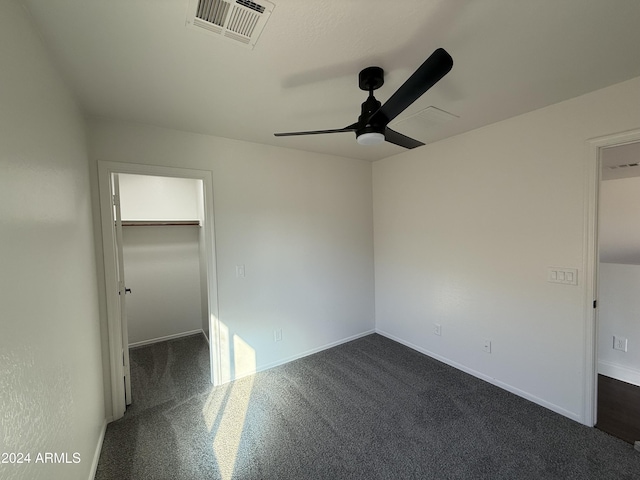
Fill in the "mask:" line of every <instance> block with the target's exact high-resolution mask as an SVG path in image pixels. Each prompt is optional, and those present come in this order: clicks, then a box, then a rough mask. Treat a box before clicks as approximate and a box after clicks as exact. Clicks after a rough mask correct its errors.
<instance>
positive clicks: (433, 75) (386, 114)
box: [274, 48, 453, 148]
mask: <svg viewBox="0 0 640 480" xmlns="http://www.w3.org/2000/svg"><path fill="white" fill-rule="evenodd" d="M451 67H453V59H452V58H451V55H449V54H448V53H447V52H446V51H445V50H444V49H443V48H438V49H437V50H436V51H435V52H433V53H432V54H431V56H430V57H429V58H427V59H426V60H425V61H424V63H423V64H422V65H420V67H419V68H418V69H417V70H416V71H415V72H414V73H413V75H411V76H410V77H409V78H408V79H407V81H406V82H404V83H403V84H402V86H401V87H400V88H399V89H398V90H396V92H395V93H394V94H393V95H391V98H389V100H387V101H386V102H385V104H384V105H382V104H381V103H380V102H379V101H378V100H376V98H375V97H374V96H373V91H374V90H377V89H378V88H380V87H381V86H382V85H383V84H384V71H383V70H382V68H380V67H367V68H365V69H364V70H362V71H361V72H360V74H359V76H358V80H359V86H360V89H361V90H365V91H368V92H369V98H367V99H366V100H365V102H364V103H363V104H362V110H361V112H362V113H361V114H360V116H359V117H358V121H357V122H356V123H353V124H351V125H348V126H346V127H344V128H337V129H333V130H312V131H307V132H286V133H276V134H274V135H275V136H276V137H289V136H294V135H318V134H323V133H342V132H355V134H356V139H357V140H358V143H359V144H361V145H375V144H377V143H382V142H383V141H387V142H389V143H393V144H395V145H399V146H401V147H405V148H416V147H419V146H421V145H424V143H422V142H420V141H418V140H414V139H413V138H410V137H407V136H406V135H403V134H401V133H398V132H396V131H395V130H392V129H390V128H389V127H388V125H389V122H391V121H392V120H393V119H394V118H396V117H397V116H398V115H400V114H401V113H402V112H403V111H404V110H405V109H406V108H407V107H408V106H409V105H411V104H412V103H413V102H415V101H416V100H417V99H418V98H420V96H422V94H423V93H425V92H426V91H427V90H429V89H430V88H431V87H432V86H434V85H435V84H436V83H437V82H438V81H440V79H441V78H442V77H444V76H445V75H446V74H447V73H449V70H451Z"/></svg>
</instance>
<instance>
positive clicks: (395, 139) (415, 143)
mask: <svg viewBox="0 0 640 480" xmlns="http://www.w3.org/2000/svg"><path fill="white" fill-rule="evenodd" d="M384 139H385V140H386V141H387V142H389V143H393V144H395V145H399V146H401V147H404V148H416V147H421V146H422V145H424V143H422V142H420V141H419V140H415V139H413V138H411V137H407V136H406V135H403V134H401V133H398V132H396V131H395V130H391V129H390V128H389V127H387V128H385V130H384Z"/></svg>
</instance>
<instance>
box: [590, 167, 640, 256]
mask: <svg viewBox="0 0 640 480" xmlns="http://www.w3.org/2000/svg"><path fill="white" fill-rule="evenodd" d="M638 160H640V159H635V161H638ZM598 229H599V234H598V248H599V251H600V261H601V262H605V263H626V264H636V265H640V177H631V178H620V179H616V180H606V181H603V182H600V198H599V209H598Z"/></svg>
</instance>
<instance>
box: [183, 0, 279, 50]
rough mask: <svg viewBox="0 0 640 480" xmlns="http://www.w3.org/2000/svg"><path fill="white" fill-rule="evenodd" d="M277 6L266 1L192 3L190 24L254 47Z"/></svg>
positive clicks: (199, 0)
mask: <svg viewBox="0 0 640 480" xmlns="http://www.w3.org/2000/svg"><path fill="white" fill-rule="evenodd" d="M274 7H275V5H274V4H273V3H271V2H267V1H265V0H258V1H255V2H254V1H251V0H190V3H189V12H188V14H187V25H190V26H192V27H194V28H197V29H199V30H200V31H206V32H208V33H212V34H215V35H218V36H220V37H223V38H227V39H229V40H233V41H235V42H239V43H241V44H243V45H245V46H247V47H249V48H253V46H254V45H255V44H256V42H257V41H258V37H259V36H260V33H262V30H263V29H264V26H265V24H266V23H267V20H268V18H269V15H271V12H272V11H273V9H274Z"/></svg>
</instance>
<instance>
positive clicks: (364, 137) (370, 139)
mask: <svg viewBox="0 0 640 480" xmlns="http://www.w3.org/2000/svg"><path fill="white" fill-rule="evenodd" d="M357 140H358V143H359V144H360V145H378V144H380V143H382V142H384V134H382V133H379V132H367V133H362V134H360V135H358V138H357Z"/></svg>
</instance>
